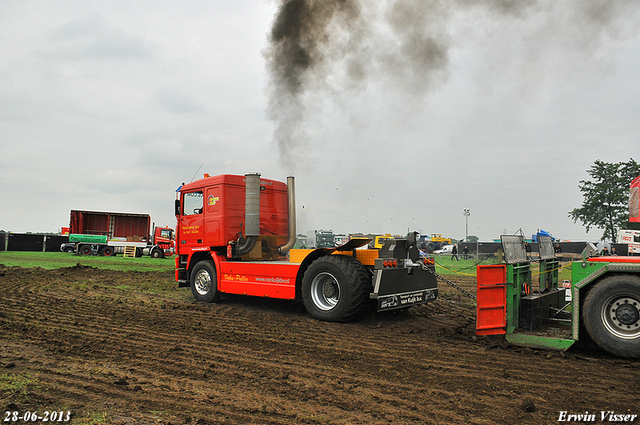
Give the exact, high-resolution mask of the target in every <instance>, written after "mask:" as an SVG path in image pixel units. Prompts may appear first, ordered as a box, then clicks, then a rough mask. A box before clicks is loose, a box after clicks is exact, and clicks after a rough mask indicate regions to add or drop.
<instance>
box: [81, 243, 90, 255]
mask: <svg viewBox="0 0 640 425" xmlns="http://www.w3.org/2000/svg"><path fill="white" fill-rule="evenodd" d="M78 254H80V255H91V245H80V247H79V248H78Z"/></svg>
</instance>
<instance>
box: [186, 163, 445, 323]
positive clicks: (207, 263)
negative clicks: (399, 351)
mask: <svg viewBox="0 0 640 425" xmlns="http://www.w3.org/2000/svg"><path fill="white" fill-rule="evenodd" d="M176 193H177V199H176V201H175V215H176V219H177V226H176V246H177V248H176V254H177V256H176V260H175V261H176V271H175V278H176V281H177V282H178V285H179V286H180V287H190V288H191V291H192V293H193V296H194V297H195V299H196V300H198V301H203V302H212V301H214V302H215V301H218V300H219V299H220V296H221V294H241V295H253V296H261V297H270V298H280V299H291V300H294V299H299V300H302V301H303V303H304V306H305V308H306V310H307V311H308V312H309V314H310V315H311V316H312V317H314V318H317V319H320V320H326V321H338V322H344V321H348V320H352V319H354V318H356V317H357V316H359V315H361V314H362V313H363V312H364V311H366V310H367V309H368V308H369V307H370V306H375V309H376V310H377V311H384V310H392V309H400V308H405V307H410V306H413V305H418V304H423V303H426V302H428V301H431V300H435V299H436V297H437V295H438V288H437V279H436V276H435V265H434V263H433V262H429V261H428V260H426V259H422V258H420V253H419V250H418V248H417V241H418V237H417V234H416V233H409V234H408V235H407V237H405V238H398V239H393V240H388V241H386V243H385V245H384V246H383V247H382V248H381V249H364V247H365V246H366V245H367V244H368V243H369V241H370V240H369V239H366V238H363V239H359V238H353V239H351V240H350V241H349V242H347V243H346V244H343V245H341V246H338V247H328V248H316V249H300V250H294V249H292V247H293V246H294V245H295V242H296V214H295V195H294V178H293V177H289V178H287V184H285V183H283V182H280V181H275V180H269V179H263V178H261V177H260V174H257V173H251V174H246V175H245V176H238V175H221V176H215V177H209V176H208V175H205V178H203V179H200V180H197V181H194V182H192V183H189V184H183V185H182V186H181V187H179V188H178V190H177V192H176Z"/></svg>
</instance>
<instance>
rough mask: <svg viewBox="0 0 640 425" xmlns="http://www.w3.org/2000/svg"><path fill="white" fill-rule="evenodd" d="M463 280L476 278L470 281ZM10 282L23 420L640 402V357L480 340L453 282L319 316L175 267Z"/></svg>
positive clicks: (354, 416) (460, 413)
mask: <svg viewBox="0 0 640 425" xmlns="http://www.w3.org/2000/svg"><path fill="white" fill-rule="evenodd" d="M455 282H456V283H458V284H459V285H461V286H463V287H465V288H467V289H469V290H471V291H474V286H475V282H474V281H473V279H472V278H464V279H457V280H455ZM0 294H2V298H1V301H0V335H1V339H0V406H1V407H2V414H3V417H2V419H3V421H4V420H6V419H9V421H6V422H3V423H10V422H12V421H11V417H10V415H7V413H5V412H6V411H11V412H13V411H17V412H20V413H21V414H23V413H24V412H27V411H34V410H38V412H39V413H41V414H42V413H44V411H65V412H66V411H69V412H71V421H70V422H71V423H113V424H133V423H137V424H153V423H162V424H193V423H197V424H206V423H223V424H292V423H308V424H361V423H362V424H430V423H434V424H515V423H520V424H550V423H558V422H557V421H558V419H559V417H560V415H561V413H560V412H562V411H565V412H567V415H569V414H584V413H585V412H587V411H588V412H589V413H592V414H595V415H596V416H595V419H596V421H595V423H605V421H601V417H600V412H601V411H615V412H616V413H618V414H623V413H631V414H640V362H639V361H631V360H624V359H618V358H615V357H612V356H609V355H607V354H605V353H603V352H601V351H599V350H596V349H594V348H593V347H577V348H572V349H571V350H570V351H568V352H567V353H559V352H551V351H535V350H530V349H524V348H518V347H512V346H509V345H508V344H505V343H504V342H503V339H502V338H501V337H481V338H477V337H476V336H475V335H474V326H475V310H474V308H475V305H474V303H473V300H471V299H469V298H465V297H464V296H463V295H462V294H460V293H459V292H457V291H455V290H453V289H451V288H450V287H449V286H448V285H447V284H445V283H441V296H440V298H439V299H438V300H437V301H436V302H433V303H431V304H429V305H426V306H421V307H416V308H413V309H410V310H408V311H405V312H399V313H387V314H374V313H371V314H369V315H367V316H366V317H365V318H363V319H362V320H360V321H358V322H355V323H348V324H336V323H324V322H319V321H316V320H313V319H311V318H310V317H309V316H308V315H307V314H306V313H305V311H304V309H303V307H302V305H301V304H299V303H296V302H292V301H279V300H270V299H255V298H247V297H226V298H224V299H223V301H222V302H221V303H219V304H208V305H204V304H197V303H195V302H194V301H192V298H191V294H190V292H189V291H188V290H186V289H178V288H177V287H176V285H175V283H174V282H173V276H172V274H171V273H143V272H135V273H132V272H117V271H106V270H98V269H93V268H88V267H83V266H76V267H72V268H66V269H59V270H42V269H22V268H18V267H10V268H8V267H3V266H0ZM65 419H66V418H65ZM572 422H573V423H579V422H582V421H577V420H574V421H572ZM635 422H636V423H640V420H638V419H637V418H636V419H635ZM587 423H594V421H587ZM606 423H609V422H606Z"/></svg>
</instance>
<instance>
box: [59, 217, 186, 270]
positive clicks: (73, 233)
mask: <svg viewBox="0 0 640 425" xmlns="http://www.w3.org/2000/svg"><path fill="white" fill-rule="evenodd" d="M69 227H70V234H69V244H68V245H65V247H64V248H62V247H61V249H63V250H70V251H75V252H77V253H79V254H83V255H89V254H92V253H95V254H98V255H106V256H111V255H115V254H122V253H124V252H125V250H126V249H127V248H129V249H130V250H132V251H133V252H134V253H135V255H136V257H140V256H142V255H150V256H152V257H154V258H164V257H165V256H167V255H173V252H174V241H173V239H174V237H173V236H174V235H173V233H174V231H173V229H170V228H168V227H155V226H153V227H152V223H151V216H149V215H148V214H133V213H117V212H103V211H82V210H71V218H70V222H69ZM149 229H152V232H150V231H149Z"/></svg>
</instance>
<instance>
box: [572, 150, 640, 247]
mask: <svg viewBox="0 0 640 425" xmlns="http://www.w3.org/2000/svg"><path fill="white" fill-rule="evenodd" d="M587 173H588V174H589V176H591V180H580V184H579V185H578V187H579V188H580V192H582V194H583V196H584V201H583V202H582V207H580V208H576V209H574V210H572V211H570V212H569V217H571V218H572V219H573V221H574V223H575V222H577V221H578V220H580V221H581V222H582V224H583V225H584V226H585V228H586V230H587V232H588V231H589V230H591V228H592V227H597V228H600V229H603V230H604V233H603V234H602V237H601V239H602V240H605V239H610V240H612V241H615V240H616V236H617V233H618V229H621V228H623V229H627V228H631V226H630V223H629V184H630V183H631V181H632V180H633V179H635V178H636V177H638V176H639V175H640V165H639V164H638V163H637V162H636V161H634V160H633V158H631V159H630V160H629V161H628V162H616V163H608V162H604V161H600V160H596V161H595V162H594V163H593V165H592V166H591V168H589V170H587Z"/></svg>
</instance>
